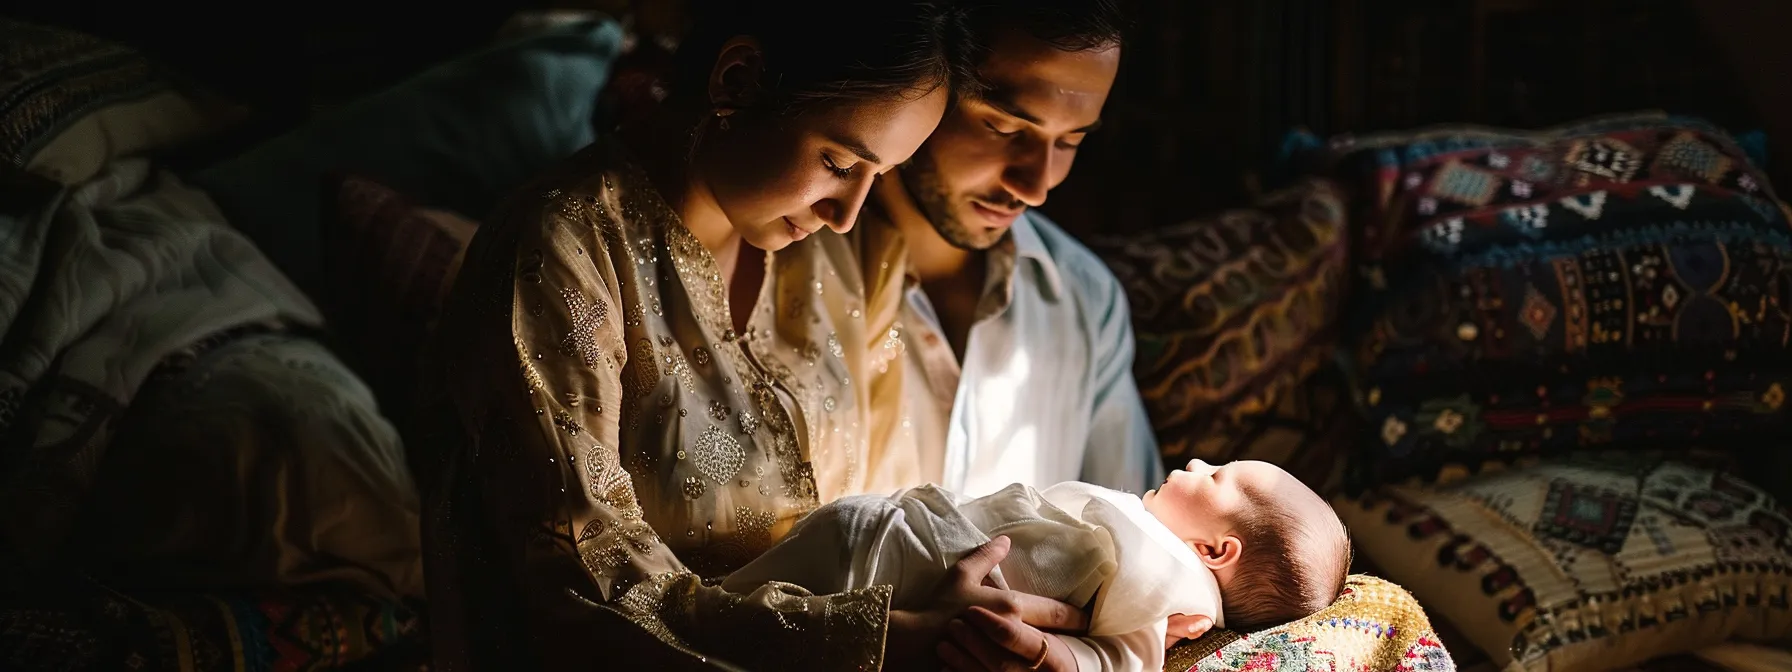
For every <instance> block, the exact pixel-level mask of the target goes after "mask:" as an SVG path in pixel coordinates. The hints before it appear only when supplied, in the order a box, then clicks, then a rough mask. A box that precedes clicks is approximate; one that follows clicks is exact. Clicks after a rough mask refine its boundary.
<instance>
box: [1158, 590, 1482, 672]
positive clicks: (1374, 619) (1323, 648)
mask: <svg viewBox="0 0 1792 672" xmlns="http://www.w3.org/2000/svg"><path fill="white" fill-rule="evenodd" d="M1164 669H1165V670H1172V671H1174V672H1183V671H1187V672H1258V671H1262V672H1344V671H1346V670H1349V671H1353V672H1354V671H1357V670H1362V671H1364V672H1369V671H1373V672H1448V671H1450V670H1455V669H1456V664H1455V663H1454V662H1453V661H1452V660H1451V658H1450V653H1449V652H1448V651H1445V650H1444V647H1443V644H1442V643H1440V642H1439V641H1438V639H1437V633H1436V632H1434V631H1432V629H1431V622H1430V621H1429V620H1427V619H1426V618H1425V610H1424V609H1421V608H1419V603H1418V601H1416V600H1414V599H1413V598H1412V595H1409V594H1407V592H1406V591H1405V590H1402V589H1401V588H1400V587H1399V586H1396V585H1394V584H1392V583H1389V582H1387V581H1385V580H1382V579H1378V578H1375V577H1373V576H1364V575H1361V574H1356V575H1352V576H1351V577H1350V579H1349V581H1347V582H1346V583H1345V587H1344V594H1343V595H1342V596H1341V597H1339V598H1338V600H1337V601H1336V602H1333V603H1332V605H1331V606H1330V607H1326V608H1325V609H1324V610H1323V611H1320V612H1319V613H1317V614H1314V615H1312V616H1309V617H1307V618H1305V619H1302V620H1299V621H1295V622H1293V623H1289V624H1287V625H1283V626H1279V627H1275V628H1270V629H1268V630H1264V631H1261V632H1254V633H1249V634H1240V633H1236V632H1232V631H1230V630H1213V631H1210V632H1208V634H1207V635H1205V636H1203V637H1201V638H1200V639H1197V640H1195V641H1192V642H1182V643H1179V644H1177V645H1176V646H1175V647H1174V648H1172V649H1170V651H1169V653H1168V655H1167V660H1165V662H1164Z"/></svg>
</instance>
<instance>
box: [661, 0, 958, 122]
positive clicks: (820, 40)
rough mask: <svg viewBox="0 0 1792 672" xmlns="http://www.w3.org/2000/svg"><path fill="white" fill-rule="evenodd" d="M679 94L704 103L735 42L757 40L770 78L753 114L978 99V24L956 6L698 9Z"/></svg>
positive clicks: (861, 2) (712, 5) (694, 7)
mask: <svg viewBox="0 0 1792 672" xmlns="http://www.w3.org/2000/svg"><path fill="white" fill-rule="evenodd" d="M690 10H691V15H692V16H693V17H694V21H693V25H692V26H691V29H690V32H689V33H688V34H687V35H686V37H685V39H683V40H682V41H681V43H680V45H679V47H678V59H677V67H676V70H675V72H674V75H673V78H672V82H671V88H672V92H671V95H673V96H677V97H683V98H687V99H691V98H696V97H700V96H701V95H702V92H703V91H704V90H705V88H706V84H707V82H708V78H709V75H710V72H711V70H712V69H713V68H714V66H715V60H716V56H717V55H718V54H719V53H720V51H721V49H722V45H723V44H725V43H727V41H728V40H729V39H732V38H734V37H738V36H747V37H752V38H754V39H756V40H757V41H758V42H759V47H760V49H761V51H762V52H763V54H764V58H765V69H764V73H763V76H762V77H761V78H760V82H759V84H760V90H759V91H758V97H757V99H756V100H755V101H754V103H753V105H752V107H753V108H754V109H757V110H763V111H767V112H772V113H775V114H780V115H791V114H797V113H800V112H802V111H803V110H804V109H806V108H810V107H814V106H816V105H823V104H833V103H850V102H858V101H866V100H879V99H894V98H897V97H900V96H903V95H905V94H906V95H916V94H920V95H924V94H926V93H927V92H930V91H932V90H933V89H934V88H937V87H940V86H948V87H951V88H952V89H953V90H954V91H958V92H966V91H969V92H975V91H976V90H977V84H976V75H975V68H974V67H973V63H972V52H973V51H975V49H974V48H973V47H972V44H971V42H972V39H973V34H972V31H971V27H970V21H969V19H968V18H966V16H965V14H964V12H963V11H962V10H961V9H959V8H958V6H957V4H956V3H954V2H951V1H950V0H691V2H690Z"/></svg>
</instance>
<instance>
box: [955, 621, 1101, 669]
mask: <svg viewBox="0 0 1792 672" xmlns="http://www.w3.org/2000/svg"><path fill="white" fill-rule="evenodd" d="M939 654H940V659H941V660H943V661H945V663H946V668H947V669H950V670H953V671H954V672H1024V671H1028V670H1051V671H1052V672H1060V671H1061V672H1077V662H1076V655H1075V654H1072V653H1071V652H1070V647H1068V646H1065V644H1064V641H1063V640H1061V639H1059V638H1058V637H1057V636H1055V635H1050V634H1046V633H1045V632H1042V631H1040V630H1039V629H1038V628H1035V627H1033V626H1030V625H1027V624H1026V623H1022V622H1021V621H1020V620H1019V619H1016V618H1009V617H1004V616H998V615H996V613H995V612H992V611H990V610H988V609H984V608H983V607H971V608H970V609H969V610H966V611H965V613H964V618H962V619H956V620H953V621H952V622H950V623H947V624H946V640H945V641H942V642H940V645H939Z"/></svg>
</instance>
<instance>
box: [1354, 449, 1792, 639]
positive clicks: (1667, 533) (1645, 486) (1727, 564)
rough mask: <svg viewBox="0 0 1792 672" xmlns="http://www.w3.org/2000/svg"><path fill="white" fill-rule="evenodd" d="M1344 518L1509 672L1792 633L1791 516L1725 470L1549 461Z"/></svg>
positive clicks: (1396, 494)
mask: <svg viewBox="0 0 1792 672" xmlns="http://www.w3.org/2000/svg"><path fill="white" fill-rule="evenodd" d="M1336 507H1337V509H1338V514H1339V515H1340V516H1341V517H1343V519H1344V522H1345V524H1346V525H1348V526H1349V527H1350V530H1351V534H1352V536H1353V537H1354V538H1355V539H1356V542H1357V544H1358V547H1359V548H1360V549H1362V552H1363V553H1364V555H1366V556H1368V558H1369V560H1371V561H1372V562H1373V563H1374V564H1375V565H1376V566H1378V567H1380V568H1381V569H1382V570H1383V571H1386V572H1387V574H1388V577H1389V578H1391V579H1393V580H1395V581H1399V582H1400V583H1401V585H1404V586H1406V587H1407V588H1408V589H1409V590H1411V591H1412V592H1413V595H1415V596H1416V597H1418V598H1419V601H1420V602H1422V603H1424V604H1425V605H1427V606H1428V607H1429V608H1430V609H1431V610H1432V612H1433V615H1434V616H1436V617H1438V618H1442V619H1446V620H1447V621H1449V623H1450V624H1451V625H1454V626H1455V627H1456V628H1457V629H1458V630H1460V631H1461V632H1462V633H1463V635H1465V636H1466V637H1468V638H1469V639H1470V640H1472V641H1473V642H1474V643H1475V645H1476V646H1478V647H1480V648H1482V649H1483V650H1485V651H1486V652H1487V654H1488V655H1489V656H1491V657H1492V658H1493V661H1492V662H1493V664H1494V665H1495V666H1496V667H1499V668H1503V669H1506V670H1587V671H1589V672H1592V671H1597V670H1610V669H1617V668H1622V667H1624V666H1626V665H1632V664H1636V663H1639V662H1641V661H1644V660H1648V659H1650V658H1654V657H1657V656H1664V655H1671V654H1676V653H1684V652H1690V651H1696V650H1699V649H1702V648H1704V647H1707V646H1712V645H1715V644H1719V643H1722V642H1725V641H1728V640H1732V639H1736V640H1745V641H1762V642H1773V641H1781V642H1783V641H1785V640H1786V639H1787V638H1788V637H1792V609H1789V608H1788V602H1787V598H1788V590H1789V589H1792V517H1789V513H1792V512H1788V511H1787V509H1786V508H1785V507H1784V506H1781V505H1780V504H1779V503H1778V502H1776V501H1775V500H1774V499H1773V498H1771V497H1769V496H1768V495H1767V494H1766V493H1764V492H1762V491H1761V490H1760V489H1759V488H1756V487H1755V486H1754V485H1751V484H1749V483H1746V482H1744V481H1742V480H1741V479H1739V478H1736V477H1734V476H1731V475H1729V474H1727V473H1725V472H1724V471H1721V470H1718V469H1714V468H1710V467H1705V466H1695V465H1694V464H1693V463H1690V462H1685V461H1668V460H1662V459H1659V458H1658V457H1656V456H1654V455H1650V454H1644V453H1636V452H1622V453H1616V454H1604V453H1602V454H1596V455H1577V456H1566V457H1555V458H1546V459H1545V460H1543V461H1542V462H1541V463H1540V464H1537V465H1534V466H1530V467H1522V468H1516V469H1511V470H1506V471H1501V472H1499V473H1491V474H1483V475H1480V476H1477V477H1475V478H1473V479H1470V480H1467V481H1464V482H1461V483H1458V484H1456V485H1452V486H1430V487H1420V486H1398V485H1391V486H1383V487H1382V488H1380V489H1378V490H1376V491H1373V492H1371V493H1370V494H1369V495H1368V496H1366V497H1364V498H1363V499H1361V500H1359V501H1339V502H1336Z"/></svg>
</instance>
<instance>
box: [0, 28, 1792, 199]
mask: <svg viewBox="0 0 1792 672" xmlns="http://www.w3.org/2000/svg"><path fill="white" fill-rule="evenodd" d="M0 6H7V7H8V8H7V10H6V11H5V12H4V13H7V14H10V15H13V16H17V17H20V18H26V19H30V20H36V21H41V22H47V23H54V24H58V25H63V26H68V27H73V28H77V29H80V30H84V31H86V32H89V33H92V34H95V35H98V36H101V37H106V38H110V39H115V40H118V41H122V42H126V43H129V44H132V45H134V46H137V47H139V48H141V49H143V50H145V51H146V52H148V53H150V54H152V55H154V56H156V57H158V58H160V59H162V60H164V61H165V62H167V63H168V64H170V65H172V66H173V67H174V68H175V69H176V70H178V71H180V72H184V73H187V74H189V75H191V77H192V78H193V79H195V80H197V81H198V82H199V83H201V84H203V85H205V86H206V87H208V88H210V89H213V90H215V91H218V92H220V93H222V94H224V95H226V96H227V97H230V98H233V99H236V100H238V101H241V102H245V103H248V104H250V105H251V106H252V108H253V110H254V116H253V117H252V121H251V123H250V124H248V125H247V126H245V127H244V128H242V129H239V131H238V135H237V136H236V138H235V139H236V141H238V142H246V141H249V140H252V139H253V138H256V137H264V136H266V135H268V134H270V133H274V132H277V131H279V130H282V129H284V128H289V127H291V126H293V125H295V124H298V123H300V122H302V121H303V120H304V119H305V118H306V117H307V116H308V115H310V114H314V113H315V112H316V111H317V110H318V109H321V108H325V107H328V106H330V105H335V104H339V103H341V102H342V101H344V100H348V99H351V98H353V97H355V96H358V95H361V94H364V93H368V92H371V91H375V90H378V89H379V88H381V87H384V86H388V85H390V84H392V83H395V82H397V81H399V80H401V79H402V78H404V77H406V76H408V75H409V74H411V73H414V72H416V71H418V70H420V69H422V68H425V67H427V66H429V65H430V64H433V63H436V62H440V61H442V60H444V59H447V58H451V57H453V56H454V55H456V54H458V53H461V52H464V51H466V50H468V49H472V48H476V47H478V46H480V45H482V44H485V43H487V42H489V41H490V39H491V38H492V35H493V33H494V32H495V31H496V30H497V28H498V26H499V25H500V24H501V23H502V22H503V21H504V20H505V19H506V18H507V17H508V16H510V15H511V14H512V13H514V12H516V11H518V10H522V9H540V8H547V7H573V8H597V9H604V10H606V11H609V12H611V13H613V14H617V15H624V16H633V17H635V19H634V23H635V25H636V26H637V27H638V28H639V29H640V30H641V31H643V32H646V33H654V32H667V33H675V32H676V31H677V27H678V25H679V21H680V19H681V11H682V3H681V2H679V1H678V0H479V1H469V2H467V3H466V4H460V5H454V4H450V3H446V2H437V3H424V2H415V1H409V2H393V1H392V0H367V1H366V2H358V3H349V2H344V1H343V0H327V1H326V2H321V3H301V4H291V5H283V4H263V3H231V4H224V3H219V2H215V1H214V2H209V3H208V2H198V1H195V0H175V1H172V2H153V3H151V2H128V1H125V0H56V1H53V2H52V1H45V2H38V3H32V4H27V3H24V2H22V1H21V0H0ZM1130 6H1131V8H1132V10H1133V14H1134V17H1135V18H1136V23H1137V30H1136V32H1135V33H1134V35H1133V36H1132V39H1131V40H1130V41H1129V43H1128V44H1127V47H1126V55H1125V57H1124V64H1123V66H1122V71H1121V76H1120V81H1119V82H1118V84H1117V86H1116V89H1115V94H1114V96H1113V98H1112V99H1111V100H1110V102H1109V104H1108V108H1107V117H1108V120H1107V126H1106V128H1105V129H1104V130H1103V131H1102V132H1101V133H1098V134H1096V136H1095V137H1092V138H1091V139H1090V141H1089V142H1088V143H1087V145H1086V149H1085V151H1084V152H1083V155H1082V157H1081V159H1080V160H1079V162H1078V165H1077V167H1076V170H1075V171H1073V172H1072V176H1071V179H1070V181H1069V182H1067V183H1066V184H1065V185H1064V186H1063V187H1061V188H1060V189H1059V190H1058V191H1056V192H1054V194H1053V198H1052V202H1051V203H1049V204H1048V205H1047V206H1046V208H1045V209H1046V210H1047V211H1048V213H1050V214H1053V215H1055V216H1056V217H1057V218H1058V219H1059V220H1060V221H1061V222H1063V223H1064V224H1065V225H1066V226H1067V227H1068V228H1070V229H1072V230H1073V231H1076V232H1079V233H1088V232H1091V231H1094V230H1097V229H1098V228H1099V230H1101V231H1103V232H1124V231H1130V230H1137V229H1140V228H1145V227H1149V226H1155V225H1160V224H1165V223H1171V222H1175V221H1179V220H1183V219H1186V218H1189V217H1192V216H1195V215H1198V214H1200V213H1204V212H1210V211H1212V210H1215V209H1218V208H1224V207H1232V206H1237V205H1240V204H1243V203H1244V202H1246V201H1247V200H1248V199H1249V197H1250V195H1251V194H1252V193H1253V191H1254V189H1255V188H1256V185H1258V184H1259V183H1260V182H1261V179H1260V177H1259V175H1261V174H1262V171H1263V169H1264V168H1265V167H1266V166H1268V165H1270V162H1271V160H1272V159H1273V157H1274V156H1275V154H1276V151H1277V149H1278V147H1279V146H1280V144H1281V140H1282V138H1283V137H1284V135H1285V134H1286V132H1287V131H1288V130H1289V129H1291V128H1295V127H1304V128H1307V129H1310V130H1312V131H1313V132H1315V133H1317V134H1319V135H1321V136H1322V137H1323V136H1326V135H1330V134H1334V133H1341V132H1360V131H1370V130H1385V129H1401V128H1410V127H1414V126H1420V125H1426V124H1433V123H1443V122H1474V123H1484V124H1493V125H1500V126H1514V127H1527V128H1530V127H1540V126H1546V125H1550V124H1555V123H1559V122H1563V121H1568V120H1572V119H1575V118H1577V117H1582V116H1586V115H1592V114H1601V113H1609V112H1624V111H1631V110H1636V109H1641V108H1663V109H1667V110H1668V111H1670V112H1677V113H1687V114H1696V115H1700V116H1704V117H1707V118H1709V119H1711V120H1712V121H1714V122H1716V123H1718V124H1720V125H1723V126H1725V127H1728V128H1730V129H1733V130H1737V131H1743V130H1753V129H1763V130H1766V131H1767V132H1768V134H1769V135H1768V137H1769V140H1770V142H1771V143H1772V144H1773V146H1774V147H1775V148H1776V149H1781V150H1782V151H1781V152H1779V154H1780V156H1781V157H1783V159H1784V160H1783V161H1781V162H1778V163H1775V164H1772V165H1771V166H1770V168H1771V170H1772V171H1773V172H1774V173H1775V175H1776V176H1778V177H1779V178H1780V179H1779V180H1778V181H1779V182H1780V183H1781V184H1787V183H1789V182H1788V181H1789V180H1792V174H1788V172H1787V171H1786V168H1787V166H1786V165H1785V164H1786V163H1792V91H1785V90H1784V89H1785V88H1786V87H1784V86H1783V85H1781V84H1780V79H1779V78H1778V76H1777V74H1776V73H1784V72H1788V71H1792V36H1789V35H1787V34H1785V32H1786V30H1787V28H1788V27H1792V3H1787V2H1782V1H1779V0H1133V1H1132V2H1131V3H1130Z"/></svg>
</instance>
